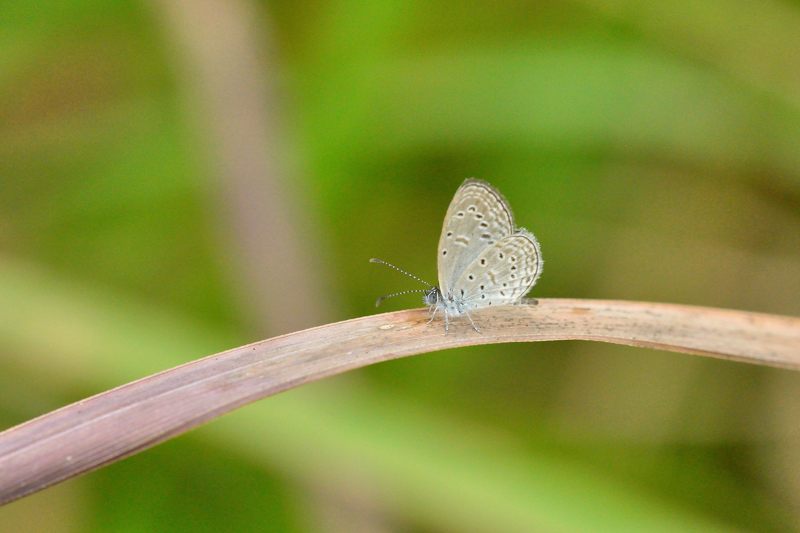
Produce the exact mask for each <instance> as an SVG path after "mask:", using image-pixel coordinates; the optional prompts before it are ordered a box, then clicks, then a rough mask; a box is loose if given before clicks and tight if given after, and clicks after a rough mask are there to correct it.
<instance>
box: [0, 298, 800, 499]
mask: <svg viewBox="0 0 800 533" xmlns="http://www.w3.org/2000/svg"><path fill="white" fill-rule="evenodd" d="M473 318H474V319H475V321H476V323H477V324H479V326H480V327H481V333H476V332H475V331H473V330H472V328H471V326H470V325H469V322H468V321H467V320H459V321H456V322H455V323H453V324H451V327H450V334H449V335H445V334H444V330H443V327H442V326H441V324H440V323H439V322H438V321H437V322H434V323H432V324H430V325H428V324H426V322H427V319H428V317H427V313H426V312H425V310H422V309H415V310H410V311H399V312H394V313H386V314H382V315H374V316H368V317H363V318H357V319H354V320H348V321H345V322H339V323H336V324H329V325H326V326H321V327H317V328H313V329H309V330H305V331H299V332H296V333H291V334H288V335H283V336H280V337H276V338H273V339H268V340H265V341H261V342H257V343H254V344H251V345H248V346H242V347H239V348H234V349H232V350H229V351H227V352H223V353H219V354H216V355H212V356H209V357H206V358H203V359H200V360H197V361H193V362H191V363H188V364H186V365H182V366H179V367H176V368H173V369H171V370H167V371H165V372H162V373H160V374H156V375H153V376H149V377H146V378H144V379H141V380H139V381H136V382H133V383H129V384H127V385H124V386H122V387H119V388H116V389H113V390H110V391H107V392H104V393H102V394H99V395H97V396H94V397H92V398H89V399H86V400H83V401H80V402H77V403H75V404H72V405H69V406H67V407H64V408H62V409H59V410H57V411H54V412H52V413H49V414H46V415H44V416H41V417H39V418H36V419H34V420H31V421H29V422H27V423H24V424H21V425H19V426H16V427H13V428H11V429H8V430H6V431H4V432H2V433H0V504H2V503H7V502H10V501H12V500H15V499H17V498H20V497H22V496H25V495H27V494H30V493H32V492H36V491H38V490H41V489H43V488H45V487H47V486H49V485H52V484H54V483H58V482H59V481H63V480H65V479H68V478H70V477H74V476H76V475H78V474H81V473H83V472H87V471H90V470H93V469H96V468H98V467H100V466H102V465H106V464H109V463H113V462H115V461H117V460H119V459H121V458H123V457H126V456H129V455H132V454H134V453H136V452H138V451H140V450H144V449H146V448H149V447H151V446H153V445H155V444H157V443H159V442H162V441H164V440H166V439H168V438H170V437H172V436H175V435H179V434H181V433H183V432H185V431H188V430H189V429H191V428H193V427H196V426H197V425H199V424H202V423H203V422H206V421H208V420H211V419H213V418H215V417H217V416H220V415H222V414H224V413H227V412H229V411H231V410H233V409H235V408H237V407H239V406H242V405H245V404H247V403H250V402H253V401H255V400H258V399H260V398H264V397H266V396H270V395H273V394H276V393H278V392H281V391H284V390H287V389H290V388H293V387H297V386H299V385H302V384H303V383H308V382H310V381H315V380H318V379H321V378H323V377H326V376H331V375H334V374H338V373H341V372H344V371H346V370H350V369H353V368H358V367H362V366H366V365H369V364H372V363H377V362H380V361H386V360H390V359H396V358H399V357H404V356H408V355H414V354H419V353H426V352H434V351H437V350H443V349H446V348H455V347H458V346H469V345H475V344H492V343H503V342H530V341H547V340H567V339H573V340H574V339H577V340H594V341H603V342H612V343H619V344H628V345H633V346H643V347H648V348H657V349H663V350H673V351H678V352H686V353H693V354H699V355H707V356H712V357H720V358H725V359H733V360H737V361H744V362H750V363H756V364H761V365H770V366H778V367H783V368H790V369H795V370H798V369H800V318H792V317H783V316H774V315H767V314H759V313H749V312H745V311H730V310H723V309H712V308H702V307H691V306H681V305H670V304H659V303H641V302H623V301H602V300H566V299H547V300H540V302H539V304H538V305H520V306H506V307H498V308H496V309H484V310H481V311H478V312H475V313H474V314H473Z"/></svg>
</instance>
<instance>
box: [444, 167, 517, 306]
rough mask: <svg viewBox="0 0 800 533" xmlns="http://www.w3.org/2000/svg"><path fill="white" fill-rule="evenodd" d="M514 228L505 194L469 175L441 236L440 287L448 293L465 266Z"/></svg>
mask: <svg viewBox="0 0 800 533" xmlns="http://www.w3.org/2000/svg"><path fill="white" fill-rule="evenodd" d="M513 232H514V217H513V215H512V214H511V208H510V207H509V206H508V202H506V200H505V198H503V195H502V194H500V192H498V191H497V190H496V189H495V188H494V187H492V186H491V185H489V184H488V183H486V182H484V181H480V180H474V179H469V180H466V181H465V182H464V183H462V184H461V187H459V188H458V190H457V191H456V194H455V196H453V200H452V201H451V202H450V207H449V208H448V209H447V214H446V215H445V217H444V224H443V226H442V235H441V237H439V255H438V270H439V288H440V289H441V291H442V294H445V295H446V294H448V293H449V291H450V290H451V289H452V288H453V287H454V286H455V284H454V282H455V280H456V279H458V278H459V277H461V276H462V274H463V272H464V269H466V268H467V266H468V265H470V264H472V263H474V261H475V259H476V258H477V257H478V256H479V255H480V254H481V252H483V251H484V250H485V249H486V248H487V247H489V246H492V245H494V244H496V243H497V242H499V241H500V240H501V239H503V238H504V237H507V236H509V235H511V234H512V233H513Z"/></svg>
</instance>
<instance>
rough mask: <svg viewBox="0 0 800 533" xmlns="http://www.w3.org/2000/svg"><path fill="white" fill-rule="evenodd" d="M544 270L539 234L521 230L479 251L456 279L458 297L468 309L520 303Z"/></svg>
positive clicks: (455, 286)
mask: <svg viewBox="0 0 800 533" xmlns="http://www.w3.org/2000/svg"><path fill="white" fill-rule="evenodd" d="M541 273H542V253H541V249H540V248H539V242H538V241H537V240H536V237H534V236H533V234H532V233H531V232H529V231H527V230H524V229H519V230H517V232H516V233H515V234H513V235H509V236H508V237H504V238H502V239H500V240H499V241H497V242H496V243H494V244H493V245H491V246H488V247H487V248H485V249H484V250H483V251H482V252H480V253H479V254H478V257H476V258H475V260H474V261H473V262H472V263H470V264H469V265H467V267H466V268H465V269H464V272H463V273H462V274H461V276H460V277H459V278H458V280H456V282H455V284H454V288H455V290H456V294H455V297H456V298H461V299H463V301H464V303H465V304H466V306H467V308H468V309H473V308H476V307H485V306H489V305H507V304H512V303H516V302H518V301H519V300H520V299H521V298H522V297H523V296H525V294H526V293H527V292H528V291H529V290H531V288H532V287H533V285H534V284H535V283H536V280H537V279H539V276H540V275H541Z"/></svg>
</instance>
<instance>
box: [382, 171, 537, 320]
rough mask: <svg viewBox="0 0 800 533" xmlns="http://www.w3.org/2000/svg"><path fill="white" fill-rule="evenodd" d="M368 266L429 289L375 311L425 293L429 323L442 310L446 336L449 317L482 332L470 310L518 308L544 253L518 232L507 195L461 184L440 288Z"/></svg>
mask: <svg viewBox="0 0 800 533" xmlns="http://www.w3.org/2000/svg"><path fill="white" fill-rule="evenodd" d="M370 261H371V262H373V263H381V264H384V265H386V266H389V267H391V268H394V269H395V270H397V271H399V272H402V273H403V274H406V275H407V276H410V277H411V278H414V279H416V280H417V281H419V282H421V283H424V284H425V285H428V287H429V288H427V289H418V290H409V291H402V292H397V293H394V294H388V295H386V296H381V297H380V298H378V301H377V302H375V305H376V306H378V305H380V303H381V302H382V301H383V300H385V299H386V298H391V297H393V296H399V295H401V294H408V293H411V292H424V293H425V296H424V298H423V301H424V302H425V304H426V305H427V306H428V307H429V308H430V311H431V320H433V318H434V317H435V316H436V313H437V312H438V311H439V310H442V311H443V312H444V327H445V333H446V332H447V330H448V328H449V324H450V317H451V316H460V315H464V314H465V315H467V318H469V321H470V324H472V327H473V328H474V329H475V331H479V330H478V327H477V326H476V325H475V322H473V321H472V317H471V316H470V314H469V312H470V310H472V309H479V308H481V307H488V306H491V305H495V306H497V305H510V304H515V303H518V302H519V301H520V300H521V299H522V297H523V296H525V294H526V293H527V292H528V291H529V290H531V288H532V287H533V285H534V284H535V283H536V280H538V279H539V276H540V275H541V273H542V253H541V250H540V248H539V242H538V241H537V240H536V237H534V236H533V234H532V233H531V232H529V231H527V230H525V229H522V228H515V227H514V217H513V215H512V214H511V208H510V207H509V205H508V202H507V201H506V200H505V198H503V195H502V194H500V192H499V191H498V190H497V189H495V188H494V187H492V186H491V185H489V184H488V183H486V182H485V181H481V180H476V179H468V180H466V181H465V182H464V183H462V184H461V187H459V188H458V190H457V191H456V194H455V196H454V197H453V200H452V201H451V202H450V207H449V208H448V209H447V214H446V215H445V217H444V226H443V227H442V235H441V237H439V254H438V267H439V286H438V287H436V286H434V285H431V284H430V283H428V282H426V281H424V280H422V279H420V278H418V277H417V276H414V275H413V274H409V273H408V272H406V271H404V270H402V269H400V268H398V267H396V266H394V265H392V264H390V263H387V262H386V261H383V260H382V259H375V258H373V259H370ZM429 323H430V321H429Z"/></svg>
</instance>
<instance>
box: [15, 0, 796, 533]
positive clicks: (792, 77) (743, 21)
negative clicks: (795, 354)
mask: <svg viewBox="0 0 800 533" xmlns="http://www.w3.org/2000/svg"><path fill="white" fill-rule="evenodd" d="M799 51H800V2H798V1H797V0H767V1H762V2H750V1H746V0H700V1H690V0H678V1H675V2H649V1H646V0H573V1H555V0H552V1H547V0H545V1H538V2H533V1H513V0H507V1H502V2H491V3H489V2H485V3H463V2H454V1H445V2H422V1H408V0H406V1H384V0H381V1H375V2H356V1H347V0H337V1H329V2H320V1H304V0H300V1H295V2H265V1H263V2H262V1H255V0H252V1H251V0H228V1H225V0H150V1H143V2H137V1H133V0H122V1H120V0H117V1H111V0H42V1H40V2H14V1H11V0H2V1H0V392H1V394H0V424H1V425H2V427H9V426H11V425H14V424H17V423H20V422H22V421H25V420H27V419H30V418H32V417H34V416H37V415H39V414H42V413H45V412H47V411H50V410H53V409H56V408H58V407H60V406H62V405H65V404H67V403H69V402H73V401H76V400H79V399H81V398H84V397H86V396H89V395H92V394H95V393H97V392H100V391H103V390H105V389H108V388H111V387H114V386H116V385H119V384H122V383H125V382H127V381H130V380H134V379H137V378H139V377H142V376H145V375H147V374H150V373H153V372H157V371H160V370H163V369H166V368H169V367H171V366H173V365H176V364H179V363H182V362H185V361H189V360H192V359H195V358H198V357H201V356H204V355H207V354H210V353H213V352H215V351H219V350H223V349H226V348H230V347H233V346H237V345H241V344H245V343H248V342H252V341H255V340H258V339H261V338H265V337H269V336H272V335H276V334H280V333H283V332H287V331H292V330H296V329H300V328H303V327H307V326H312V325H315V324H322V323H326V322H331V321H337V320H343V319H347V318H352V317H356V316H361V315H365V314H370V313H373V312H375V309H374V308H373V302H374V299H375V297H376V296H378V295H380V294H384V293H387V292H392V291H394V290H401V289H404V288H417V287H416V286H415V285H414V282H412V281H411V280H407V279H404V278H402V277H401V276H399V275H396V274H395V273H393V272H391V271H389V270H387V269H382V268H380V267H377V266H375V265H370V264H369V263H368V262H367V260H368V259H369V258H370V257H373V256H377V257H382V258H385V259H387V260H389V261H393V262H396V263H398V264H400V265H401V266H403V267H405V268H407V269H409V270H410V271H412V272H415V273H417V274H419V275H420V276H422V277H423V278H426V279H429V280H433V279H435V278H436V272H435V257H434V250H435V246H436V242H437V240H438V236H439V230H440V228H441V222H442V218H443V216H444V212H445V210H446V208H447V204H448V202H449V200H450V198H451V196H452V194H453V192H454V191H455V189H456V188H457V186H458V185H459V184H460V183H461V181H462V180H463V179H464V178H467V177H471V176H474V177H478V178H483V179H486V180H488V181H490V182H491V183H493V184H494V185H495V186H497V187H498V188H499V189H500V190H501V191H503V193H504V194H505V195H506V197H507V198H508V199H509V200H510V202H511V204H512V206H513V208H514V210H515V212H516V215H517V221H518V223H519V224H520V225H522V226H525V227H527V228H528V229H530V230H532V231H534V232H535V233H536V235H537V236H538V237H539V240H540V241H541V243H542V249H543V254H544V257H545V261H546V268H545V272H544V276H543V277H542V279H541V281H540V282H539V284H538V285H537V286H536V287H535V288H534V291H533V292H532V295H533V296H540V297H583V298H612V299H633V300H654V301H666V302H679V303H687V304H698V305H709V306H721V307H730V308H738V309H747V310H753V311H764V312H771V313H781V314H789V315H800V149H799V148H800V53H799ZM387 304H388V305H387V306H386V308H387V309H397V308H403V307H418V306H420V305H421V302H420V301H419V300H418V299H415V298H411V297H409V298H407V299H406V300H399V301H397V300H395V301H391V302H387ZM798 420H800V377H798V376H797V375H796V374H794V373H791V372H788V371H780V370H775V369H768V368H760V367H756V366H748V365H743V364H736V363H731V362H725V361H718V360H705V359H702V358H698V357H693V356H688V355H679V354H670V353H661V352H655V351H647V350H641V349H634V348H626V347H619V346H606V345H601V344H597V343H572V342H560V343H537V344H528V345H500V346H486V347H480V348H470V349H463V350H454V351H448V352H443V353H434V354H429V355H425V356H422V357H414V358H410V359H406V360H400V361H394V362H389V363H384V364H380V365H377V366H375V367H371V368H366V369H362V370H359V371H356V372H351V373H349V374H347V375H343V376H339V377H336V378H333V379H329V380H326V381H324V382H322V383H317V384H313V385H310V386H305V387H302V388H301V389H298V390H294V391H291V392H288V393H284V394H281V395H279V396H276V397H274V398H269V399H266V400H264V401H261V402H258V403H256V404H254V405H251V406H248V407H246V408H244V409H241V410H239V411H237V412H234V413H232V414H229V415H227V416H225V417H222V418H221V419H219V420H217V421H214V422H212V423H211V424H208V425H206V426H204V427H202V428H200V429H198V430H196V431H193V432H192V433H190V434H188V435H184V436H181V437H179V438H177V439H174V440H171V441H169V442H167V443H165V444H162V445H160V446H158V447H156V448H154V449H152V450H148V451H146V452H144V453H141V454H139V455H136V456H135V457H132V458H129V459H127V460H125V461H123V462H121V463H117V464H114V465H112V466H110V467H107V468H104V469H102V470H100V471H97V472H94V473H91V474H89V475H86V476H84V477H81V478H79V479H76V480H72V481H69V482H67V483H64V484H61V485H59V486H57V487H54V488H51V489H49V490H46V491H44V492H42V493H39V494H37V495H34V496H32V497H29V498H26V499H24V500H21V501H19V502H16V503H14V504H11V505H9V506H7V507H4V508H3V509H2V510H0V521H2V526H0V528H2V529H7V530H8V531H22V530H26V531H56V532H58V531H76V532H82V531H130V532H138V531H155V530H159V531H322V532H327V531H358V532H361V531H363V532H367V531H369V532H371V531H408V532H411V531H415V532H416V531H420V532H434V531H551V530H559V531H592V530H597V531H622V530H626V531H659V530H663V531H677V530H684V531H685V530H697V531H700V530H702V531H712V530H722V531H724V530H753V531H792V530H797V529H800V431H799V430H798Z"/></svg>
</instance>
